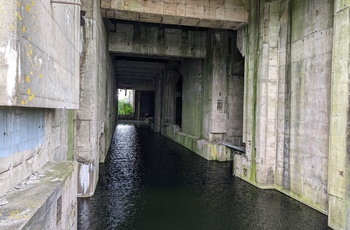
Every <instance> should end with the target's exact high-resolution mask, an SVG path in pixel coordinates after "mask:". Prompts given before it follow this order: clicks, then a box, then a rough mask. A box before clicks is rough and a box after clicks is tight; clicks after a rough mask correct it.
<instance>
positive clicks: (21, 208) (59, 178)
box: [0, 161, 78, 229]
mask: <svg viewBox="0 0 350 230" xmlns="http://www.w3.org/2000/svg"><path fill="white" fill-rule="evenodd" d="M76 193H77V171H76V165H75V163H74V162H72V161H70V162H55V163H50V164H48V165H46V166H45V167H44V168H43V169H41V170H39V171H38V172H36V173H33V174H32V175H31V176H30V177H29V178H28V179H26V180H25V181H23V182H22V183H21V184H20V185H18V186H16V188H14V189H13V190H12V191H11V192H9V193H8V194H6V196H4V197H2V201H4V200H6V202H8V203H7V204H6V205H3V206H2V207H1V220H0V226H1V229H77V213H78V210H77V197H76ZM2 203H4V202H2Z"/></svg>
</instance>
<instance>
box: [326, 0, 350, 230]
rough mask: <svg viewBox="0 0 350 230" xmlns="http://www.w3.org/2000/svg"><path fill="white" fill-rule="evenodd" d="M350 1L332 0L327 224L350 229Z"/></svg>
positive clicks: (332, 226) (334, 227)
mask: <svg viewBox="0 0 350 230" xmlns="http://www.w3.org/2000/svg"><path fill="white" fill-rule="evenodd" d="M349 7H350V1H348V0H346V1H340V0H336V1H334V30H333V34H334V36H333V56H332V80H331V82H332V83H331V98H332V100H331V108H330V110H331V115H330V137H329V138H330V141H329V145H330V146H329V159H328V193H329V203H328V205H329V212H328V224H329V226H330V227H331V228H333V229H349V228H350V211H349V210H350V200H349V197H350V196H349V194H350V190H349V180H350V161H349V160H350V159H349V151H350V150H349V149H350V146H349V143H350V141H349V71H350V69H349V66H350V56H349V52H350V40H349V36H348V35H349V34H350V24H349V20H350V17H349V15H350V8H349Z"/></svg>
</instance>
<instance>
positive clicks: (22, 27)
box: [0, 0, 80, 229]
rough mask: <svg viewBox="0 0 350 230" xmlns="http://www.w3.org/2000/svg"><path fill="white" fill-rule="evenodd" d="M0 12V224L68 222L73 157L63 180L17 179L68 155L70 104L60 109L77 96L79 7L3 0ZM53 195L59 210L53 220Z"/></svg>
mask: <svg viewBox="0 0 350 230" xmlns="http://www.w3.org/2000/svg"><path fill="white" fill-rule="evenodd" d="M0 14H1V20H0V106H1V107H0V132H1V136H0V184H1V188H0V197H1V203H2V207H1V210H2V211H4V210H6V211H8V212H2V223H1V225H2V224H5V225H2V226H6V227H9V228H11V229H12V228H13V227H14V226H16V227H18V228H19V227H23V226H24V225H23V224H27V226H28V228H31V227H32V228H38V223H39V224H40V225H41V227H44V228H45V226H46V227H47V228H52V226H57V228H75V227H76V210H77V209H76V195H75V194H76V186H77V182H76V179H75V178H76V171H75V166H74V163H72V162H71V163H70V166H72V167H67V168H65V169H66V170H67V171H65V172H64V173H66V174H65V178H63V179H62V181H63V182H57V183H40V185H39V186H37V187H36V189H34V190H30V191H32V192H35V193H36V194H40V197H37V198H36V197H31V196H30V195H31V194H32V193H30V192H28V191H27V190H25V189H26V188H29V189H31V188H32V187H33V186H32V185H29V186H27V187H26V186H25V185H27V182H28V176H30V177H29V178H33V175H38V174H37V172H38V171H40V170H42V169H43V168H44V167H46V166H47V165H49V164H51V163H52V162H54V163H52V164H60V163H58V162H62V161H66V160H68V159H69V160H72V159H73V148H74V147H73V141H72V137H73V135H74V131H73V129H74V124H73V119H74V111H73V110H67V109H76V108H78V104H79V91H78V90H79V33H78V31H79V24H80V19H79V7H78V6H72V5H66V4H50V2H49V1H41V0H33V1H22V0H20V1H10V0H5V1H2V2H1V3H0ZM63 171H64V170H62V172H63ZM60 173H61V172H56V173H53V174H52V175H51V176H53V177H55V176H58V177H59V176H60ZM26 178H27V179H26ZM29 180H30V179H29ZM35 182H36V181H35ZM25 187H26V188H25ZM34 187H35V186H34ZM10 189H11V191H10ZM22 190H23V191H26V192H23V193H17V191H22ZM27 192H28V193H27ZM60 195H62V196H63V198H62V202H64V204H63V206H62V215H63V217H62V222H59V223H58V222H57V225H56V218H55V220H54V221H53V217H56V216H55V212H54V210H56V199H57V198H58V196H60ZM49 197H51V198H52V199H51V200H50V199H48V198H49ZM22 198H23V199H22ZM39 199H40V200H39ZM45 199H48V200H45ZM33 200H35V201H37V200H38V203H35V202H33ZM34 203H35V204H34ZM71 205H72V206H71ZM34 206H35V207H34ZM13 213H17V214H18V215H17V214H16V215H13ZM68 213H69V214H68ZM44 214H45V215H44ZM63 222H64V223H63ZM53 223H54V224H55V225H52V224H53ZM17 224H19V225H17Z"/></svg>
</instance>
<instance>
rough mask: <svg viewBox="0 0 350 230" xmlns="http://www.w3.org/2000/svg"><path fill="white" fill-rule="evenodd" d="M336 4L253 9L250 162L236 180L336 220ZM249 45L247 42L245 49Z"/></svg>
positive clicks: (247, 117) (247, 108) (246, 36)
mask: <svg viewBox="0 0 350 230" xmlns="http://www.w3.org/2000/svg"><path fill="white" fill-rule="evenodd" d="M332 15H333V2H332V1H328V0H324V1H317V4H316V1H300V0H294V1H252V5H251V11H250V20H249V24H248V26H246V27H243V28H242V29H241V30H240V31H239V37H241V38H243V39H242V40H241V41H239V42H238V43H239V44H240V49H241V51H242V53H243V55H244V56H245V60H246V62H245V79H246V80H245V104H244V135H243V141H244V142H245V143H246V148H247V152H246V155H245V156H244V155H236V156H235V159H234V162H235V163H234V172H235V175H236V176H239V177H241V178H242V179H244V180H247V181H249V182H250V183H252V184H255V185H257V186H259V187H264V188H275V189H278V190H279V191H282V192H284V193H286V194H288V195H289V196H291V197H294V198H295V199H297V200H299V201H301V202H304V203H305V204H307V205H309V206H311V207H313V208H315V209H317V210H319V211H321V212H323V213H327V212H328V193H327V178H328V173H327V167H328V151H329V150H328V149H329V144H328V142H329V135H328V133H329V116H330V76H331V63H332V61H331V60H332V47H333V45H332V42H333V39H332V36H333V17H332ZM242 41H243V42H242Z"/></svg>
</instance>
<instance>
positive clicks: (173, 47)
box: [108, 23, 206, 58]
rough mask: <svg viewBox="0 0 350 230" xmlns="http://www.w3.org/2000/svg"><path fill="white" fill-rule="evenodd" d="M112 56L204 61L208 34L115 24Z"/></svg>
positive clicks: (110, 42)
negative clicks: (122, 55)
mask: <svg viewBox="0 0 350 230" xmlns="http://www.w3.org/2000/svg"><path fill="white" fill-rule="evenodd" d="M108 40H109V45H108V49H109V51H110V52H112V53H117V54H124V55H125V54H132V55H142V56H155V57H163V58H164V57H172V58H174V57H175V58H205V56H206V49H205V47H206V31H190V30H189V31H181V30H180V29H170V28H158V27H156V26H154V27H151V26H143V25H132V24H122V23H117V24H116V32H115V33H109V39H108Z"/></svg>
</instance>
